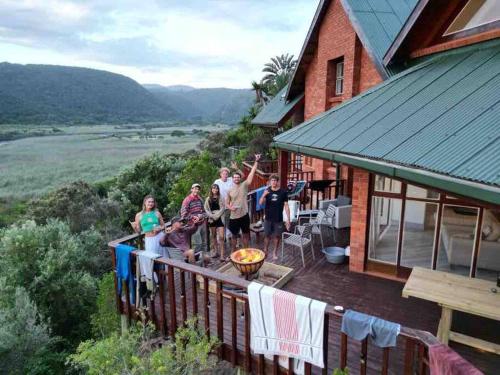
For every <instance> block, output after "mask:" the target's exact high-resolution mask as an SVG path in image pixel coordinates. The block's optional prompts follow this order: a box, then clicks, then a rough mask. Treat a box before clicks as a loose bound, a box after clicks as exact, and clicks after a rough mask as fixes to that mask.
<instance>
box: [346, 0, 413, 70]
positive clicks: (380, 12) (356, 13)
mask: <svg viewBox="0 0 500 375" xmlns="http://www.w3.org/2000/svg"><path fill="white" fill-rule="evenodd" d="M417 2H418V0H343V3H344V4H345V5H346V8H347V9H346V10H347V11H348V14H349V18H350V19H351V22H353V23H354V27H355V29H356V23H357V24H358V25H359V28H357V31H358V33H359V34H362V35H360V38H361V40H362V42H363V44H365V48H367V49H368V50H369V51H371V52H372V55H373V57H374V58H375V59H376V62H377V63H379V64H382V61H383V58H384V55H385V54H386V52H387V50H388V49H389V47H390V46H391V44H392V42H393V41H394V39H395V38H396V36H397V35H398V33H399V31H400V30H401V28H402V27H403V25H404V24H405V22H406V20H407V18H408V17H409V15H410V13H411V12H412V11H413V8H414V7H415V5H416V4H417ZM382 65H383V64H382ZM388 73H389V74H391V71H388Z"/></svg>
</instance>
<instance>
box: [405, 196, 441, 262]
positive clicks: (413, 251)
mask: <svg viewBox="0 0 500 375" xmlns="http://www.w3.org/2000/svg"><path fill="white" fill-rule="evenodd" d="M422 190H424V189H422ZM437 212H438V205H437V203H426V202H417V201H411V200H407V201H406V206H405V217H404V227H403V245H402V249H401V265H402V266H404V267H409V268H411V267H415V266H419V267H425V268H431V267H432V251H433V249H434V237H435V231H436V221H437Z"/></svg>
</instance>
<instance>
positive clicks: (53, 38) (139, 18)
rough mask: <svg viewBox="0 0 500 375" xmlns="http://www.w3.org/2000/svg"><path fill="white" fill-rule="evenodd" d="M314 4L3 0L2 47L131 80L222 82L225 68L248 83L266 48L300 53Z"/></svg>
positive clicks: (302, 0) (12, 53)
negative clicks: (54, 58)
mask: <svg viewBox="0 0 500 375" xmlns="http://www.w3.org/2000/svg"><path fill="white" fill-rule="evenodd" d="M315 7H316V3H315V2H313V3H311V2H310V1H308V0H297V1H285V0H275V1H273V2H271V1H264V0H248V1H243V0H217V1H215V0H212V1H207V0H203V1H202V0H185V1H171V0H164V1H154V0H144V1H142V2H137V1H135V0H134V1H132V0H121V1H120V2H114V1H110V0H102V1H98V0H88V1H83V0H82V1H76V0H75V1H69V0H45V1H42V0H40V1H34V0H19V1H13V0H0V48H2V49H3V50H4V52H6V55H8V56H9V60H11V61H13V62H21V63H22V62H31V63H56V64H57V63H60V62H57V61H52V59H48V61H47V60H44V61H38V60H37V56H40V55H44V56H49V55H50V56H53V55H54V54H55V55H57V54H59V55H60V56H61V60H63V61H72V62H75V63H76V64H78V65H80V66H82V65H86V66H89V67H96V68H98V67H102V66H105V67H106V68H107V69H108V70H111V71H115V72H118V73H123V74H131V77H132V78H134V79H136V80H141V79H145V78H146V77H149V78H154V79H161V80H162V81H163V82H164V83H165V80H166V79H167V77H168V79H171V80H172V82H173V83H188V84H194V85H198V86H201V85H204V84H208V83H219V84H218V86H222V85H224V82H228V78H229V79H230V78H231V77H227V73H230V74H233V75H234V76H233V77H232V78H233V79H232V82H230V83H227V84H226V85H228V86H230V85H231V84H233V85H234V84H235V83H234V82H238V84H244V83H243V82H246V84H245V85H246V86H248V83H249V82H250V81H251V80H253V79H259V78H260V76H261V72H260V70H261V68H262V65H263V64H264V63H265V62H267V61H268V60H269V58H270V57H271V56H274V55H276V54H281V53H286V52H290V53H295V54H297V53H298V51H299V50H300V47H301V44H302V42H303V39H304V37H305V34H306V32H307V28H308V26H309V23H310V21H311V19H312V16H313V13H314V10H315ZM14 46H15V47H16V48H14ZM4 47H5V48H4ZM21 47H22V48H23V49H22V48H21ZM29 49H32V51H33V58H32V59H31V60H30V61H26V59H27V53H26V52H27V50H29ZM21 50H22V52H23V53H22V54H18V55H16V51H17V52H19V51H21ZM42 51H43V53H42ZM16 56H17V57H19V58H18V59H17V60H18V61H16ZM21 56H22V59H21ZM21 60H23V61H21ZM190 70H191V71H190ZM168 72H176V73H173V74H170V73H168ZM179 77H184V78H189V79H190V80H191V81H190V82H178V81H177V79H176V78H179ZM193 80H195V82H193ZM224 80H225V81H224ZM174 81H176V82H174Z"/></svg>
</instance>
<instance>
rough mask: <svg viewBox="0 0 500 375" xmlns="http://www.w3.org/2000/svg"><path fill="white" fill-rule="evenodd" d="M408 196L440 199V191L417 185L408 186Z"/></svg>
mask: <svg viewBox="0 0 500 375" xmlns="http://www.w3.org/2000/svg"><path fill="white" fill-rule="evenodd" d="M406 196H407V197H409V198H425V199H439V193H438V192H437V191H435V190H430V189H423V188H421V187H418V186H415V185H407V186H406Z"/></svg>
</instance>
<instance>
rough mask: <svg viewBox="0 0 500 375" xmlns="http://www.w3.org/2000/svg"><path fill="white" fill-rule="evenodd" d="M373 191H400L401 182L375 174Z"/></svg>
mask: <svg viewBox="0 0 500 375" xmlns="http://www.w3.org/2000/svg"><path fill="white" fill-rule="evenodd" d="M375 191H382V192H385V193H401V182H400V181H397V180H393V179H391V178H388V177H385V176H380V175H378V174H377V175H375Z"/></svg>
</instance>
